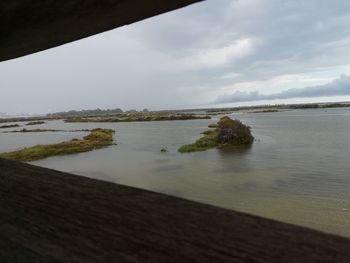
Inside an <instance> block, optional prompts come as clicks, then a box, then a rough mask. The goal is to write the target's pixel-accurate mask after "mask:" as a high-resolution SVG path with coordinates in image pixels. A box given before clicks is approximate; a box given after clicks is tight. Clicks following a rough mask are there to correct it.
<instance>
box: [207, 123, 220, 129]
mask: <svg viewBox="0 0 350 263" xmlns="http://www.w3.org/2000/svg"><path fill="white" fill-rule="evenodd" d="M218 127H219V125H218V124H216V123H212V124H209V125H208V128H218Z"/></svg>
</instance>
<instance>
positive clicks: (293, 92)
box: [215, 74, 350, 103]
mask: <svg viewBox="0 0 350 263" xmlns="http://www.w3.org/2000/svg"><path fill="white" fill-rule="evenodd" d="M345 95H350V76H348V75H345V74H343V75H341V76H340V77H339V78H338V79H335V80H333V81H332V82H330V83H327V84H325V85H319V86H313V87H305V88H301V89H287V90H285V91H282V92H279V93H273V94H261V93H260V92H259V91H258V90H256V91H251V92H246V91H236V92H234V93H232V94H231V95H223V96H219V97H218V99H217V100H216V101H215V103H236V102H247V101H260V100H276V99H293V98H316V97H332V96H345Z"/></svg>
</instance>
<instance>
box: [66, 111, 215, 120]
mask: <svg viewBox="0 0 350 263" xmlns="http://www.w3.org/2000/svg"><path fill="white" fill-rule="evenodd" d="M197 119H210V116H208V115H195V114H164V115H163V114H155V113H147V112H143V113H140V112H138V113H129V114H122V115H119V116H113V117H111V116H110V117H106V116H104V117H85V118H83V117H71V118H67V119H65V120H64V121H65V122H139V121H176V120H197Z"/></svg>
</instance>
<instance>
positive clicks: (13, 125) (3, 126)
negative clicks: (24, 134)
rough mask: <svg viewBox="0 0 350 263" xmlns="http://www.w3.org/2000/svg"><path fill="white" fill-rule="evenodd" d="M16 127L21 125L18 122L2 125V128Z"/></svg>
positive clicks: (0, 127)
mask: <svg viewBox="0 0 350 263" xmlns="http://www.w3.org/2000/svg"><path fill="white" fill-rule="evenodd" d="M16 127H20V126H19V125H18V124H9V125H2V126H0V129H7V128H16Z"/></svg>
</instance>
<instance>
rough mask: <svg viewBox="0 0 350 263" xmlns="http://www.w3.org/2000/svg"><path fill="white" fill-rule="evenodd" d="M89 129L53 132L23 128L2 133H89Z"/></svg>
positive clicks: (50, 130)
mask: <svg viewBox="0 0 350 263" xmlns="http://www.w3.org/2000/svg"><path fill="white" fill-rule="evenodd" d="M90 131H91V130H89V129H81V130H55V129H26V128H23V129H21V130H14V131H5V132H3V133H26V132H90Z"/></svg>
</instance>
